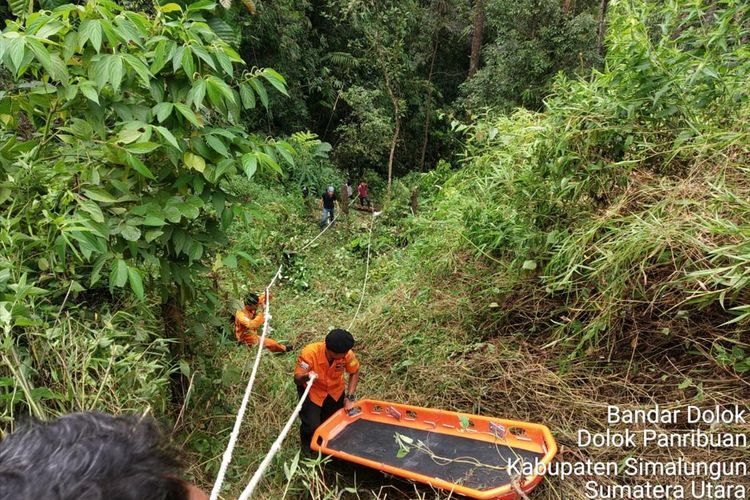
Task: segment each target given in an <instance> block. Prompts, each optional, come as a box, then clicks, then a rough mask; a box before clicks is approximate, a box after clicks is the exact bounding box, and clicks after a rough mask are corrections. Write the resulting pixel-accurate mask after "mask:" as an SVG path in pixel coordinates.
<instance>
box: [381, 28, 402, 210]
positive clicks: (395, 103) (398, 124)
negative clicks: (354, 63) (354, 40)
mask: <svg viewBox="0 0 750 500" xmlns="http://www.w3.org/2000/svg"><path fill="white" fill-rule="evenodd" d="M375 51H376V52H377V54H378V59H379V60H380V65H381V66H382V67H383V77H384V78H385V88H386V89H387V90H388V96H389V97H390V98H391V104H393V117H394V119H395V121H396V127H395V130H394V132H393V139H391V152H390V154H389V155H388V189H387V191H386V196H387V197H388V198H390V197H391V182H392V180H393V160H394V158H395V156H396V143H398V134H399V131H400V130H401V111H400V110H399V106H398V98H397V97H396V93H395V92H394V91H393V85H391V78H390V75H389V74H388V66H386V64H385V57H384V56H383V51H382V49H381V47H380V33H377V32H376V33H375Z"/></svg>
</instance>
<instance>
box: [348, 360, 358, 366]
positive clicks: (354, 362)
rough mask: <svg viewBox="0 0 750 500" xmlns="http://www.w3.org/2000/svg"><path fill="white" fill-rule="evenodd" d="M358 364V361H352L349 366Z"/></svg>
mask: <svg viewBox="0 0 750 500" xmlns="http://www.w3.org/2000/svg"><path fill="white" fill-rule="evenodd" d="M356 364H357V360H356V359H352V360H351V361H349V366H355V365H356Z"/></svg>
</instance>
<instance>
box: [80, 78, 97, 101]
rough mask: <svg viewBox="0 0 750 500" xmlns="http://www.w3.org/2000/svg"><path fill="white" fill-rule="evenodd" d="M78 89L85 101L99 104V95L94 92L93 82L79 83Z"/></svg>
mask: <svg viewBox="0 0 750 500" xmlns="http://www.w3.org/2000/svg"><path fill="white" fill-rule="evenodd" d="M80 89H81V93H82V94H83V95H84V96H86V98H87V99H89V100H90V101H94V102H95V103H97V104H99V93H98V92H97V91H96V86H95V85H94V82H91V81H89V80H86V81H85V82H82V83H81V85H80Z"/></svg>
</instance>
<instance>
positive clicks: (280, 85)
mask: <svg viewBox="0 0 750 500" xmlns="http://www.w3.org/2000/svg"><path fill="white" fill-rule="evenodd" d="M260 74H261V76H263V78H265V79H266V80H267V81H268V83H270V84H271V85H273V86H274V88H275V89H276V90H278V91H279V92H281V93H282V94H284V95H285V96H287V97H288V96H289V94H287V92H286V80H284V77H283V76H281V75H280V74H278V73H277V72H276V71H274V70H273V69H271V68H265V69H264V70H263V71H261V73H260Z"/></svg>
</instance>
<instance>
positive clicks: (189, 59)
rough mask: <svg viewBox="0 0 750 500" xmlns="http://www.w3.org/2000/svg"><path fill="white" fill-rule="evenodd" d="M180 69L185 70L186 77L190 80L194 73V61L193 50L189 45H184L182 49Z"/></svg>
mask: <svg viewBox="0 0 750 500" xmlns="http://www.w3.org/2000/svg"><path fill="white" fill-rule="evenodd" d="M181 65H182V70H183V71H184V72H185V74H186V75H187V77H188V78H190V79H191V80H192V79H193V78H194V75H195V62H194V61H193V52H192V50H191V49H190V46H187V45H186V46H185V50H183V51H182V64H181Z"/></svg>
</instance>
